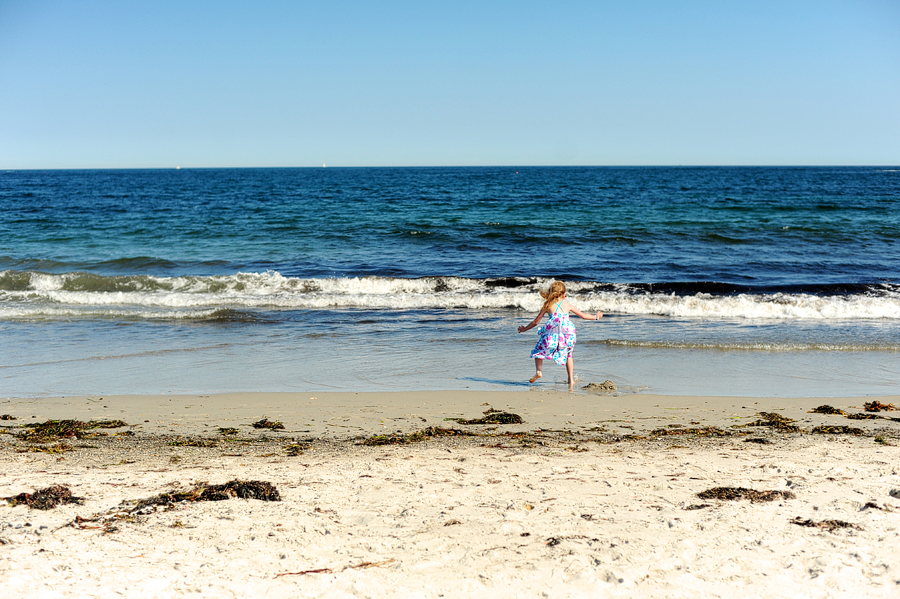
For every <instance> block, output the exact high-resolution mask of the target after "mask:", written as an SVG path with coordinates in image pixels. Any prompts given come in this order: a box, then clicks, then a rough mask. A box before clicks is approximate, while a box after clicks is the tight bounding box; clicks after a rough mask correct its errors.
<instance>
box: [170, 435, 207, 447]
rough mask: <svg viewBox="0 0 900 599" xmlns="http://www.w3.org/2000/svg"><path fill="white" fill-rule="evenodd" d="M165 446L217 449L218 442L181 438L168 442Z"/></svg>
mask: <svg viewBox="0 0 900 599" xmlns="http://www.w3.org/2000/svg"><path fill="white" fill-rule="evenodd" d="M167 445H169V446H171V447H218V446H219V442H218V441H217V440H215V439H201V438H199V437H198V438H181V439H175V440H174V441H169V442H168V443H167Z"/></svg>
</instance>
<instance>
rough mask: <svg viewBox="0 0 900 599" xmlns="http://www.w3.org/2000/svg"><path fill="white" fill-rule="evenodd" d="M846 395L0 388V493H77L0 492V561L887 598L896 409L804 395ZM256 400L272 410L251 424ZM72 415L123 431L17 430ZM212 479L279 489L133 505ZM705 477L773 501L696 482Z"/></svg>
mask: <svg viewBox="0 0 900 599" xmlns="http://www.w3.org/2000/svg"><path fill="white" fill-rule="evenodd" d="M101 397H102V401H101V399H100V398H101ZM312 397H315V398H316V399H315V400H312V399H311V398H312ZM636 398H643V399H645V400H646V401H642V402H640V403H639V404H638V405H634V400H635V399H636ZM654 400H656V401H654ZM664 400H665V401H667V402H668V403H665V402H664ZM864 401H873V398H845V399H842V400H835V399H833V398H829V399H815V398H807V399H802V400H798V399H780V398H708V397H690V396H685V397H681V398H672V397H659V396H658V397H655V398H652V399H650V398H649V397H648V396H634V395H627V396H605V395H597V396H584V395H574V396H573V395H571V394H566V393H554V392H544V391H525V392H479V391H463V392H408V393H401V394H395V393H359V394H356V393H347V394H343V393H337V394H318V395H315V394H294V393H287V394H265V393H259V394H256V393H254V394H225V395H221V396H219V395H213V396H95V397H77V398H52V399H50V400H47V399H39V400H2V401H0V414H10V415H12V416H16V417H18V418H19V419H18V420H11V421H0V426H2V427H3V428H2V429H0V430H3V431H5V432H7V433H10V434H3V435H0V455H2V457H3V463H4V468H3V470H2V475H0V497H12V496H16V495H18V494H20V493H34V492H35V491H37V490H40V489H44V488H48V487H50V486H52V485H64V486H65V487H67V488H68V489H70V490H71V492H72V494H73V495H74V496H76V497H80V498H83V503H81V504H66V505H60V506H58V507H56V508H54V509H48V510H38V509H32V508H30V507H29V506H27V505H25V504H22V503H20V504H18V505H15V506H13V507H6V506H5V505H4V504H5V502H0V577H2V578H3V579H4V580H5V581H6V582H5V589H6V590H7V593H8V595H9V596H11V597H30V596H42V595H52V596H61V597H85V596H87V597H117V596H121V595H122V594H125V595H136V596H142V597H145V596H146V597H173V596H177V597H180V596H203V597H205V596H209V597H232V596H233V597H242V596H251V595H252V596H257V595H260V596H261V595H265V596H271V597H297V596H302V597H375V596H385V597H404V596H421V597H429V598H431V597H434V598H437V597H441V596H463V595H465V596H472V597H485V598H486V597H521V596H528V597H530V596H535V597H539V596H550V597H594V596H597V595H598V594H603V595H609V596H635V594H637V595H639V596H654V597H685V598H687V597H696V596H698V595H701V596H708V597H733V596H750V595H753V596H759V595H766V596H772V597H785V598H786V597H795V596H807V597H816V598H818V597H822V598H825V597H835V596H847V597H850V596H858V595H859V594H860V593H862V594H865V595H866V596H869V597H885V598H887V597H891V596H893V594H895V593H896V589H897V588H898V586H900V567H898V566H897V563H898V562H900V473H898V468H897V467H896V466H895V464H897V463H898V459H900V421H895V420H892V418H898V419H900V412H894V411H886V412H877V413H869V414H871V415H874V416H881V418H872V419H866V420H855V419H854V420H851V419H848V418H847V417H846V416H845V415H840V414H817V413H816V414H810V413H808V411H809V410H810V409H812V408H815V407H818V406H820V405H822V404H829V405H831V406H833V407H835V408H838V409H843V410H845V412H847V413H848V414H852V413H857V412H860V413H863V412H864V411H863V410H862V405H863V402H864ZM877 401H880V402H881V403H883V404H888V403H893V404H894V405H895V406H898V405H900V401H898V397H896V396H894V397H885V398H877ZM104 406H105V407H104ZM856 408H859V409H856ZM489 410H499V411H500V413H502V412H507V413H512V414H516V415H519V416H521V417H522V419H523V420H524V422H522V423H520V424H464V423H461V422H457V421H448V420H444V419H445V418H462V419H474V418H478V417H489V416H491V415H492V414H498V412H490V411H489ZM485 412H488V413H487V414H485ZM760 413H764V414H765V413H768V414H773V413H774V414H777V415H778V416H780V417H781V419H780V420H779V419H774V417H770V416H765V417H761V416H760ZM263 416H266V417H267V418H268V419H269V420H270V421H281V422H282V423H283V425H284V427H285V428H284V429H278V430H270V429H265V428H263V429H255V428H253V426H252V423H253V422H256V421H259V420H260V419H262V418H263ZM70 418H71V419H76V420H80V421H82V422H83V423H89V422H90V421H92V420H93V421H95V422H96V421H102V420H117V419H120V420H122V421H124V423H123V424H127V425H128V426H114V427H111V428H90V429H85V430H84V433H85V434H84V435H83V436H80V437H79V436H75V437H65V438H61V439H55V440H49V441H46V442H41V443H39V442H28V441H26V440H23V439H19V438H17V437H15V436H14V435H15V434H17V433H21V432H23V431H26V430H34V429H35V427H33V426H30V427H26V426H22V425H24V424H32V425H33V424H38V423H40V422H45V421H46V420H49V419H55V420H61V419H70ZM767 418H768V420H767ZM423 419H424V420H423ZM144 420H149V421H150V422H144ZM382 421H384V422H382ZM760 421H762V423H761V424H760V423H759V422H760ZM754 423H756V424H754ZM112 424H119V423H115V422H114V423H112ZM748 425H750V426H748ZM819 426H831V427H841V426H849V427H851V428H858V429H860V434H853V433H850V432H847V431H848V429H840V430H836V431H835V432H837V434H833V433H832V434H826V433H815V432H813V430H814V429H815V428H816V427H819ZM790 427H797V429H798V430H795V429H792V428H790ZM229 428H232V429H236V430H234V431H227V432H225V433H222V432H221V431H220V430H219V429H229ZM428 429H431V431H432V433H433V434H431V435H423V434H419V435H417V434H416V433H417V432H418V433H421V432H422V431H423V430H428ZM437 429H441V430H454V431H460V433H459V434H442V433H439V432H436V430H437ZM97 433H101V435H99V436H98V435H97ZM117 433H118V434H117ZM211 441H212V442H214V443H210V442H211ZM370 442H371V443H370ZM229 481H260V482H265V483H268V484H271V485H272V487H273V488H274V489H277V491H278V494H279V496H280V501H261V500H259V499H254V498H243V499H242V498H231V499H228V500H218V501H200V500H180V501H170V502H168V503H165V502H164V503H160V504H156V505H151V506H149V507H146V506H145V507H144V508H142V509H141V510H137V511H135V510H134V507H135V505H137V502H140V501H141V500H148V499H150V498H159V497H162V496H163V495H165V496H167V497H175V496H176V495H177V494H179V493H181V494H182V495H184V494H188V495H189V494H190V493H191V491H192V490H193V489H198V488H200V487H198V485H203V484H208V485H223V484H225V483H228V482H229ZM723 487H725V488H737V489H750V490H752V491H758V492H761V493H763V494H766V493H770V492H774V495H775V497H774V500H772V501H752V500H748V499H743V500H727V499H725V498H724V496H722V495H721V493H720V495H719V496H717V497H716V498H713V499H707V498H703V496H701V494H702V493H704V492H709V491H713V490H715V489H717V488H723ZM894 491H896V493H894ZM222 499H224V498H222Z"/></svg>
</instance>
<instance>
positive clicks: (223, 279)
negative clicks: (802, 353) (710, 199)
mask: <svg viewBox="0 0 900 599" xmlns="http://www.w3.org/2000/svg"><path fill="white" fill-rule="evenodd" d="M550 282H551V279H543V278H523V277H506V278H491V279H468V278H461V277H440V276H439V277H423V278H418V279H407V278H394V277H377V276H369V277H340V278H298V277H285V276H283V275H281V274H280V273H278V272H274V271H268V272H262V273H236V274H233V275H218V276H183V277H156V276H149V275H122V276H102V275H97V274H93V273H85V272H70V273H63V274H48V273H41V272H33V271H12V270H7V271H2V272H0V318H14V316H12V314H23V315H24V314H27V313H29V312H32V313H40V314H49V313H50V312H52V311H53V310H71V311H74V312H75V313H78V312H79V311H80V310H83V309H84V308H87V307H94V308H104V309H106V310H108V311H109V313H110V314H118V312H116V310H118V311H120V312H121V311H129V312H131V313H140V312H141V311H142V310H143V311H144V312H146V313H148V314H149V313H151V312H152V313H153V314H157V313H159V312H160V311H162V313H165V311H170V312H172V313H178V314H181V313H184V314H194V313H196V314H197V317H199V318H208V317H209V314H208V312H209V311H210V310H226V309H227V310H241V309H328V308H356V309H397V310H408V309H469V310H484V309H513V310H524V311H537V310H538V309H540V305H541V298H540V296H539V295H538V291H539V290H540V289H542V288H545V287H546V286H547V285H549V283H550ZM567 286H568V289H569V297H570V299H571V300H572V302H573V303H575V304H576V305H577V306H578V307H579V308H580V309H581V310H582V311H585V312H596V311H598V310H599V311H602V312H608V313H616V314H631V315H648V316H649V315H655V316H667V317H676V318H747V319H754V318H765V319H791V320H793V319H900V286H897V285H890V284H879V285H855V284H854V285H833V286H830V287H829V286H819V287H817V288H815V289H812V290H804V289H798V290H792V291H781V290H764V289H752V288H748V287H736V286H733V285H725V284H718V283H708V282H698V283H677V284H655V285H650V284H644V285H625V284H611V283H602V282H596V281H576V282H570V283H567Z"/></svg>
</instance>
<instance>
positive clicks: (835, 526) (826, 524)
mask: <svg viewBox="0 0 900 599" xmlns="http://www.w3.org/2000/svg"><path fill="white" fill-rule="evenodd" d="M791 524H796V525H798V526H806V527H808V528H821V529H822V530H827V531H828V532H832V531H835V530H839V529H842V528H850V529H854V530H862V529H861V528H860V527H859V526H857V525H856V524H851V523H850V522H844V521H843V520H822V521H821V522H814V521H812V520H809V519H803V518H800V517H799V516H798V517H796V518H794V519H793V520H791Z"/></svg>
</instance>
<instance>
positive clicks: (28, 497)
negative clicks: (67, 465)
mask: <svg viewBox="0 0 900 599" xmlns="http://www.w3.org/2000/svg"><path fill="white" fill-rule="evenodd" d="M3 499H4V500H5V501H6V502H8V503H9V505H10V507H14V506H17V505H19V504H25V505H27V506H28V507H30V508H31V509H35V510H51V509H53V508H55V507H56V506H58V505H63V504H66V503H75V504H77V505H82V504H83V503H84V498H82V497H75V496H74V495H72V491H70V490H69V487H67V486H65V485H53V486H52V487H47V488H46V489H41V490H40V491H34V492H33V493H19V494H18V495H15V496H13V497H4V498H3Z"/></svg>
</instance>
